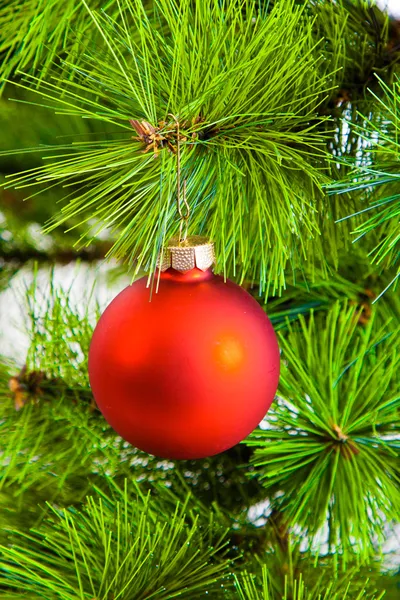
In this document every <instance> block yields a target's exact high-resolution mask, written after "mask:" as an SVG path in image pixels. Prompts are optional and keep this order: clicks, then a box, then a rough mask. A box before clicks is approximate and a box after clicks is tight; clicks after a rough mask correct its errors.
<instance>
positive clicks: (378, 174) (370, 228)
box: [332, 76, 400, 291]
mask: <svg viewBox="0 0 400 600" xmlns="http://www.w3.org/2000/svg"><path fill="white" fill-rule="evenodd" d="M380 85H381V89H382V91H383V94H384V98H383V99H381V98H377V97H376V95H375V94H373V92H371V94H373V96H374V98H375V99H376V100H377V101H378V102H379V104H380V106H381V114H380V117H379V119H374V120H372V121H371V120H369V121H367V126H366V127H363V128H358V135H359V138H360V139H361V140H362V141H363V142H364V144H365V145H366V146H368V147H369V148H370V156H368V159H367V160H365V158H364V160H363V164H361V165H358V166H357V168H356V169H354V170H353V172H352V173H350V175H349V179H348V181H347V182H340V183H338V184H336V185H334V186H332V191H333V192H335V191H339V192H342V193H343V192H344V191H346V192H348V191H351V190H355V191H356V192H358V193H362V195H363V200H364V206H365V204H367V207H366V208H362V209H361V210H360V211H359V213H356V214H354V215H350V216H349V217H347V218H350V217H357V216H359V215H360V214H362V216H363V219H362V221H361V223H360V224H359V225H358V226H357V227H356V228H355V229H354V234H355V235H356V238H355V241H356V242H357V241H359V240H360V239H362V238H364V237H366V239H367V240H369V238H370V237H371V233H372V234H375V235H376V236H377V239H374V237H372V243H370V247H371V250H370V255H371V258H372V260H373V262H374V263H375V264H376V265H379V266H384V267H394V270H395V273H396V274H395V275H394V278H393V279H392V281H391V282H390V283H389V285H392V284H394V283H395V282H396V280H397V278H398V277H399V276H400V233H399V217H400V195H399V193H398V191H397V190H398V180H399V174H398V172H397V167H398V156H399V148H400V146H399V143H398V136H399V117H400V113H399V108H398V103H399V98H400V85H399V80H398V77H397V76H396V81H395V82H394V84H393V85H392V86H390V87H389V86H388V85H387V84H385V83H384V82H383V81H380ZM365 118H366V117H364V119H365ZM385 291H386V290H385Z"/></svg>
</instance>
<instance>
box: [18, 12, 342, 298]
mask: <svg viewBox="0 0 400 600" xmlns="http://www.w3.org/2000/svg"><path fill="white" fill-rule="evenodd" d="M84 4H86V3H84ZM242 4H243V3H241V2H232V3H229V4H226V5H225V3H222V4H219V3H217V2H215V1H214V0H209V1H208V2H206V3H201V4H199V3H196V4H193V3H192V2H190V1H189V0H185V1H184V2H181V3H180V4H179V7H178V6H177V5H175V3H174V1H173V0H160V2H156V3H155V7H156V8H155V13H154V15H148V14H147V12H145V11H144V9H143V5H142V3H141V2H140V1H139V0H134V1H132V2H128V1H124V2H121V3H120V14H119V15H118V18H115V19H113V18H112V17H111V16H109V15H107V14H106V13H100V14H99V13H96V12H94V11H92V10H91V9H90V8H89V6H88V5H86V7H87V9H88V11H89V14H90V15H91V17H92V19H93V27H95V28H97V30H98V31H99V32H100V35H101V37H102V38H103V40H104V48H103V50H102V51H101V53H100V52H99V49H98V48H97V46H93V47H90V48H87V49H86V52H85V54H84V55H83V56H79V57H77V59H76V60H75V62H66V68H68V69H69V71H70V72H71V73H74V78H73V79H72V80H69V79H63V80H62V82H61V83H58V82H57V81H54V79H53V81H51V80H46V81H45V82H43V83H42V84H41V87H40V90H39V93H40V95H41V97H42V98H43V99H44V102H45V103H46V105H48V106H50V107H53V108H54V109H56V110H57V112H58V113H61V114H66V115H80V116H81V117H84V118H92V119H97V120H100V121H105V122H107V123H112V124H113V125H115V127H116V128H119V129H120V131H121V138H120V140H119V141H115V140H114V141H112V142H109V141H107V140H104V141H102V142H101V143H93V144H79V142H78V143H75V144H74V146H73V148H72V149H71V147H70V146H64V145H63V146H61V145H60V146H58V147H57V148H53V147H48V148H43V149H42V151H43V152H48V153H49V156H48V157H47V160H46V163H45V164H44V165H43V167H39V168H38V169H33V170H30V171H29V172H26V173H25V174H24V173H22V174H19V175H18V174H17V175H14V176H12V177H11V181H10V185H16V186H27V185H32V184H33V185H35V184H36V185H37V184H41V185H42V186H43V185H45V184H47V185H49V186H54V185H55V183H54V182H56V183H57V182H59V181H62V183H63V185H67V186H68V187H69V188H70V189H71V186H72V191H70V192H69V193H68V196H67V199H68V200H69V204H67V205H66V206H65V208H64V209H63V216H60V217H57V218H56V223H58V224H59V223H60V222H63V221H64V220H67V219H68V218H71V217H73V216H76V215H78V214H79V215H81V218H82V219H85V222H87V220H88V219H89V215H90V217H92V216H93V215H95V216H96V223H95V224H94V225H93V224H92V225H91V226H89V227H88V230H87V234H86V236H85V237H86V239H89V240H90V239H91V237H92V236H93V235H96V234H97V233H98V232H99V230H101V229H102V228H104V227H106V226H107V227H111V228H114V229H115V232H116V237H117V240H116V243H115V245H114V247H113V250H112V254H113V255H114V256H116V257H117V258H127V259H128V260H129V261H130V262H135V265H136V271H137V270H138V269H140V268H141V267H142V266H144V265H145V266H150V268H154V266H155V260H156V256H157V253H158V251H159V248H160V246H161V244H162V243H163V242H164V240H165V237H166V236H169V235H171V234H172V233H175V232H176V221H175V218H176V217H175V210H176V209H175V203H174V197H175V195H176V189H175V183H174V178H175V177H174V174H176V156H175V152H176V143H177V141H178V140H177V130H176V125H175V122H174V120H173V119H172V118H171V116H170V115H171V114H174V115H176V116H177V117H178V118H179V122H180V128H181V131H182V138H183V139H182V140H180V141H181V143H182V148H183V155H182V177H183V178H184V179H185V180H186V181H187V195H188V200H189V202H190V204H191V206H192V214H193V216H192V219H191V225H190V227H191V230H193V232H196V233H202V232H205V233H208V234H209V235H211V236H212V237H214V238H215V240H216V242H218V243H219V246H220V248H221V254H220V255H221V260H222V264H223V265H224V268H225V270H228V271H229V272H236V271H237V272H238V277H239V279H243V278H244V277H245V276H249V277H251V278H253V279H255V280H258V281H259V282H260V285H261V287H264V288H265V286H266V283H267V272H268V285H272V289H276V288H278V289H279V288H280V287H281V286H283V285H284V268H285V266H286V265H288V266H289V267H293V268H294V267H295V266H300V265H301V264H302V263H303V262H304V259H305V257H307V258H308V259H309V260H311V259H312V257H313V256H315V257H319V258H320V259H321V260H323V259H324V257H325V255H326V247H325V249H323V248H322V244H321V237H320V234H321V227H322V223H323V222H324V221H328V222H329V220H331V221H332V217H331V216H330V212H329V204H328V203H326V202H324V201H323V199H324V194H323V192H322V190H321V186H322V184H323V183H327V182H328V181H329V178H328V170H329V169H328V164H327V158H328V155H327V153H326V151H325V138H326V133H325V131H323V130H322V131H321V130H318V129H317V126H318V124H319V123H323V122H324V121H325V120H326V116H325V117H321V116H318V114H317V111H318V107H319V106H320V104H321V102H323V100H324V99H325V98H326V97H327V95H329V91H330V90H331V89H332V87H333V84H332V81H331V77H330V75H331V74H330V72H329V71H328V70H327V67H326V65H325V63H324V60H323V58H324V56H323V54H322V53H321V48H320V45H319V44H318V42H317V43H316V41H315V38H314V35H313V27H312V22H311V21H310V20H309V19H307V18H305V15H304V9H303V10H302V9H300V8H299V7H297V6H296V5H295V4H294V3H293V2H292V1H291V0H284V2H279V3H277V4H276V5H274V6H273V8H272V10H271V12H270V13H268V14H264V11H261V10H260V11H257V10H256V4H252V3H249V4H243V6H242ZM241 7H242V10H240V8H241ZM191 22H193V23H195V24H196V26H195V27H189V23H191ZM282 23H285V26H284V27H282ZM138 24H140V25H138ZM132 32H134V33H132ZM136 38H138V39H136ZM210 47H211V48H213V51H212V52H210ZM132 65H134V67H133V68H132ZM328 66H329V63H328ZM57 77H58V76H57ZM24 81H25V82H26V83H25V84H24V83H18V84H17V85H19V86H21V85H22V86H23V85H28V84H30V85H32V84H35V82H36V81H37V79H36V76H34V75H28V74H26V75H25V76H24ZM131 119H136V120H138V121H142V122H146V123H149V124H150V126H151V128H153V129H155V130H156V131H155V132H154V133H153V134H152V133H151V132H150V131H149V133H148V134H143V136H142V137H144V139H148V141H151V140H152V141H151V143H147V144H146V143H145V144H144V143H143V139H139V141H135V140H132V137H133V136H132V133H134V131H133V129H132V127H131V125H130V124H129V121H130V120H131ZM145 127H147V126H146V125H145ZM146 136H147V137H146ZM152 136H153V137H152ZM150 138H151V140H150ZM153 138H154V139H153ZM146 148H147V149H148V150H151V151H149V152H146V153H143V149H146ZM155 154H156V155H157V154H158V155H159V156H158V158H156V159H155V158H154V155H155ZM200 198H201V203H200V204H199V206H197V204H198V203H199V202H200ZM311 198H312V199H313V200H312V201H311V200H310V199H311ZM205 215H207V219H205V218H204V217H205ZM228 215H229V216H230V215H232V218H228ZM174 221H175V223H174ZM245 232H246V235H245ZM326 234H327V235H329V231H328V232H327V233H326ZM249 239H251V240H252V242H251V244H250V243H249V242H248V240H249ZM267 249H268V252H267V251H266V250H267ZM239 257H240V258H239ZM260 257H261V260H260Z"/></svg>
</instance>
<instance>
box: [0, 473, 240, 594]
mask: <svg viewBox="0 0 400 600" xmlns="http://www.w3.org/2000/svg"><path fill="white" fill-rule="evenodd" d="M110 487H111V490H112V491H111V493H110V492H109V493H108V494H105V493H104V492H101V491H100V490H97V492H96V494H95V495H94V496H92V497H89V498H88V499H87V501H86V503H85V505H84V506H83V507H82V508H81V509H80V510H75V509H64V510H60V509H59V508H57V507H53V506H50V505H49V510H50V515H49V517H48V518H47V519H46V520H45V521H44V523H43V524H42V526H41V528H40V530H33V531H32V532H31V534H29V535H21V536H20V541H19V543H18V544H14V545H13V546H12V547H8V546H3V547H1V556H2V558H1V562H0V582H1V583H2V584H3V585H7V586H9V587H10V588H16V589H17V590H19V591H23V590H26V591H27V592H28V593H31V594H32V593H36V594H37V595H38V596H40V597H42V598H46V599H48V600H50V599H52V600H55V599H57V598H59V599H63V600H68V599H71V600H76V598H77V597H78V598H81V599H82V600H84V599H85V600H86V599H88V598H96V599H99V600H100V599H104V600H106V599H111V598H112V599H113V600H118V599H122V598H135V599H137V600H140V599H143V600H148V599H150V598H159V599H160V600H161V599H165V600H167V599H170V598H176V597H186V598H188V597H190V598H200V597H202V595H203V594H204V592H205V591H206V590H207V591H210V592H212V591H213V590H216V589H217V588H220V586H221V580H222V581H223V579H222V578H223V577H224V575H226V574H227V569H228V566H229V563H228V561H226V560H224V559H223V557H222V556H221V553H222V552H223V547H224V532H223V531H222V529H221V527H220V526H219V525H218V524H217V523H216V522H215V521H214V519H213V514H212V513H211V514H210V516H209V522H208V525H207V526H204V527H203V528H201V527H199V525H200V524H199V519H198V516H196V515H195V514H191V513H190V508H189V507H188V500H187V501H186V502H185V503H183V504H181V503H179V502H175V508H171V507H170V506H169V504H168V503H167V504H165V502H164V501H163V499H162V498H160V497H157V496H150V495H149V494H146V493H143V491H142V490H141V488H140V486H138V485H137V484H130V485H129V487H128V486H127V485H125V488H124V489H123V490H122V489H119V488H117V487H116V486H115V485H114V486H113V485H112V484H111V485H110ZM210 540H214V541H215V544H214V546H211V545H210ZM218 555H220V556H218Z"/></svg>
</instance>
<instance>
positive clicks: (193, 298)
mask: <svg viewBox="0 0 400 600" xmlns="http://www.w3.org/2000/svg"><path fill="white" fill-rule="evenodd" d="M146 283H147V278H143V279H139V280H138V281H136V282H135V283H133V284H132V285H130V286H129V287H127V288H126V289H124V290H123V291H122V292H121V293H120V294H119V295H118V296H117V297H116V298H115V299H114V300H113V301H112V302H111V304H110V305H109V306H108V307H107V309H106V310H105V312H104V313H103V315H102V317H101V318H100V321H99V323H98V325H97V327H96V329H95V331H94V334H93V339H92V342H91V346H90V351H89V377H90V384H91V387H92V391H93V394H94V397H95V400H96V403H97V405H98V407H99V409H100V410H101V412H102V413H103V415H104V417H105V418H106V420H107V421H108V423H109V424H110V425H111V427H113V429H115V431H116V432H117V433H118V434H119V435H121V436H122V437H123V438H124V439H125V440H127V441H128V442H130V443H131V444H133V445H134V446H136V447H138V448H140V449H141V450H144V451H146V452H148V453H150V454H155V455H156V456H160V457H164V458H177V459H188V458H203V457H205V456H211V455H213V454H218V453H219V452H223V451H224V450H227V449H228V448H230V447H232V446H234V445H235V444H237V443H238V442H240V441H241V440H243V439H244V438H245V437H246V436H247V435H248V434H249V433H250V432H251V431H252V430H253V429H254V428H255V427H256V426H257V425H258V423H259V422H260V421H261V420H262V418H263V417H264V415H265V413H266V412H267V410H268V408H269V407H270V405H271V402H272V400H273V398H274V396H275V392H276V388H277V385H278V378H279V348H278V343H277V340H276V336H275V333H274V330H273V328H272V325H271V322H270V321H269V319H268V317H267V316H266V314H265V312H264V311H263V310H262V309H261V307H260V306H259V305H258V303H257V302H256V301H255V300H254V298H252V297H251V296H250V294H248V293H247V292H246V291H245V290H243V289H242V288H241V287H239V286H238V285H236V284H234V283H232V282H231V281H227V282H226V283H225V282H224V280H223V278H222V277H220V276H217V275H214V274H213V273H212V271H210V270H209V271H206V272H205V273H203V272H202V271H200V270H198V269H193V270H192V271H189V272H187V273H179V272H177V271H174V270H173V269H168V271H166V272H165V273H163V274H162V275H161V280H160V285H159V291H158V293H153V295H152V298H151V301H150V290H149V288H147V287H146Z"/></svg>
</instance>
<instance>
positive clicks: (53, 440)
mask: <svg viewBox="0 0 400 600" xmlns="http://www.w3.org/2000/svg"><path fill="white" fill-rule="evenodd" d="M399 58H400V28H399V22H398V21H397V20H395V19H392V18H390V17H389V16H388V15H387V14H386V13H384V12H382V11H381V10H380V9H379V8H378V6H377V5H376V3H375V2H374V1H373V0H371V1H370V0H354V1H353V0H351V1H350V0H333V1H328V0H312V1H311V2H309V1H308V0H307V1H305V0H296V1H295V0H254V1H252V0H246V1H245V0H234V1H232V2H228V1H225V0H205V1H204V2H193V1H191V0H182V1H181V2H177V0H154V1H151V0H149V1H147V0H146V1H145V0H109V1H107V0H106V1H105V2H99V1H98V0H64V1H63V2H61V1H60V0H49V1H48V2H44V1H42V0H28V1H27V2H23V3H22V2H20V1H19V0H11V1H10V2H0V88H1V92H2V93H3V95H2V98H1V99H0V111H1V112H0V129H1V132H2V136H1V139H0V162H1V165H0V173H1V174H0V181H1V184H0V185H1V187H2V189H1V191H0V254H1V256H0V274H1V278H0V287H1V289H3V288H4V286H7V285H8V284H9V278H10V277H11V274H13V273H15V272H17V273H18V270H19V269H20V266H21V264H26V269H30V270H32V269H36V267H33V265H32V262H30V261H31V260H32V258H37V259H39V260H42V259H46V260H50V261H52V260H56V261H57V260H61V261H63V260H71V259H74V256H75V255H74V251H73V250H71V245H72V243H73V242H72V240H73V241H74V242H75V240H78V241H77V243H76V248H80V249H82V251H81V257H83V258H84V259H86V258H89V259H90V258H91V257H93V255H91V254H90V253H91V251H93V250H95V251H96V252H97V254H95V256H99V255H101V256H103V255H104V254H106V253H107V252H108V256H113V257H115V258H117V259H118V260H119V261H120V262H119V263H118V266H117V267H116V268H115V269H114V270H113V271H112V273H113V274H114V276H115V277H117V276H118V274H119V273H121V271H122V272H124V274H126V271H127V270H129V271H130V273H131V275H132V276H134V275H135V274H137V273H139V272H141V273H142V272H143V270H144V269H147V270H149V271H150V272H152V271H153V270H154V267H155V262H156V257H157V254H158V252H159V249H160V247H161V245H162V244H163V243H164V241H165V240H166V239H167V238H168V237H169V236H170V235H172V234H174V233H176V232H177V230H178V227H179V224H178V222H177V215H176V195H177V149H178V143H179V145H180V151H181V163H182V168H181V179H182V180H185V181H186V190H187V198H188V201H189V203H190V206H191V218H190V229H189V232H190V233H196V234H197V233H204V234H207V235H209V236H211V237H212V238H213V239H214V241H215V242H216V248H217V253H218V256H219V258H218V265H217V268H218V269H219V271H221V272H224V273H225V274H227V275H229V276H230V277H232V278H235V280H236V281H237V282H239V283H241V284H242V285H243V286H245V287H246V289H248V291H249V292H250V293H252V294H253V295H254V297H256V298H257V299H258V300H259V302H260V303H261V305H262V306H263V307H264V308H265V309H266V310H267V312H268V315H269V316H270V318H271V320H272V322H273V324H274V326H275V328H276V329H277V330H279V340H280V347H281V350H282V375H281V380H280V385H279V390H278V396H277V398H276V400H275V402H274V404H273V407H272V408H271V410H270V411H269V413H268V415H267V416H266V419H265V421H264V422H263V423H262V424H261V425H260V427H259V428H258V429H256V430H255V431H254V432H253V434H252V435H251V436H249V438H247V440H245V441H244V443H243V444H240V445H238V446H236V447H235V448H232V449H231V450H229V451H227V452H225V453H223V454H221V455H218V456H215V457H211V458H207V459H204V460H199V461H168V460H161V459H158V458H157V457H153V456H149V455H147V454H145V453H143V452H141V451H139V450H137V449H135V448H133V447H132V446H130V445H129V444H128V443H126V442H124V441H123V440H122V439H121V438H120V437H118V436H117V435H116V434H115V432H113V431H112V430H111V428H110V427H109V426H108V424H107V423H106V422H105V420H104V419H103V417H102V416H101V414H100V412H99V411H98V410H97V408H96V406H95V404H94V400H93V397H92V394H91V391H90V386H89V382H88V376H87V354H88V348H89V344H90V339H91V336H92V332H93V326H94V324H95V322H96V321H97V319H98V317H99V314H100V311H101V308H103V307H100V306H99V305H97V304H96V303H90V302H89V299H90V298H92V297H93V296H95V294H96V291H95V290H87V293H88V297H87V299H86V300H85V301H83V302H81V303H80V305H75V304H74V303H72V302H71V300H70V292H71V290H70V289H68V290H64V291H62V290H61V289H60V288H58V287H57V286H55V285H54V284H53V282H52V281H53V280H52V276H51V275H50V285H49V288H48V289H46V290H42V289H41V288H40V286H39V285H38V283H37V279H36V278H34V283H33V284H32V286H30V287H29V289H28V290H27V310H26V312H27V315H28V317H29V325H28V329H29V338H30V347H29V350H28V353H27V355H26V356H21V357H20V360H19V361H18V364H15V363H14V362H12V361H10V360H8V359H7V358H5V357H3V358H0V597H2V598H7V599H10V600H12V599H15V600H22V598H24V599H32V600H33V599H35V600H36V599H37V598H45V599H47V600H61V599H63V600H72V598H74V599H76V598H81V599H85V600H116V599H117V598H121V600H122V599H124V600H138V599H140V598H143V599H147V598H155V599H156V598H160V599H164V600H166V599H168V598H185V599H186V598H187V599H188V600H190V599H191V598H209V597H211V598H215V599H216V600H218V599H220V598H221V599H222V598H224V599H225V600H259V599H260V600H358V599H361V598H367V599H369V600H381V598H382V597H385V599H386V600H394V598H397V596H398V589H399V585H400V581H399V573H398V574H397V577H396V576H395V574H394V569H393V570H390V569H389V570H388V567H387V564H388V561H389V556H388V555H385V556H384V555H383V553H384V552H385V551H386V550H385V548H384V542H385V538H387V537H388V535H389V532H390V531H391V530H392V528H393V527H394V526H395V525H396V523H398V515H399V506H400V492H399V490H400V486H399V483H400V482H399V478H400V469H399V464H400V463H399V451H400V446H399V439H400V432H399V418H398V415H399V408H400V405H399V404H400V396H399V389H400V381H399V379H400V377H399V374H398V373H399V356H400V354H399V333H400V330H399V319H400V297H399V295H398V293H397V290H398V288H397V289H396V283H398V280H399V277H398V275H399V195H398V189H397V187H398V186H397V179H398V173H397V163H398V154H399V145H398V130H399V113H398V103H399V89H400V87H399V85H400V84H399V80H398V76H399V73H400V67H399ZM3 84H5V85H3ZM10 96H11V97H12V99H10V98H9V97H10ZM175 119H178V122H179V130H178V128H177V125H176V121H175ZM22 199H25V205H24V206H25V208H24V209H22V208H21V204H20V202H21V200H22ZM60 204H61V206H62V208H61V211H59V206H60ZM57 211H58V212H57ZM45 221H47V226H46V229H47V231H48V237H47V238H46V240H43V246H42V247H41V249H40V256H39V254H38V252H39V250H38V248H36V246H35V243H36V242H35V240H34V239H33V237H34V236H33V235H32V231H33V230H34V229H35V227H36V228H37V224H38V223H40V224H42V223H44V222H45ZM32 224H34V227H32ZM62 230H68V234H67V235H65V234H64V233H63V236H62V237H61V235H60V233H61V231H62ZM3 233H4V235H3ZM10 236H11V237H10ZM36 237H37V236H36ZM100 238H101V239H100ZM105 238H106V241H103V240H104V239H105ZM95 241H96V244H97V245H96V244H95V243H94V242H95ZM351 242H354V243H351ZM103 244H104V245H103ZM110 248H111V249H110ZM64 250H65V252H66V253H64V254H63V252H64ZM123 263H125V264H123ZM260 290H264V291H265V295H264V297H263V299H261V298H260V296H259V294H260ZM266 299H268V304H266ZM89 306H91V307H92V308H90V309H89ZM254 515H256V516H254ZM396 553H397V554H396ZM390 558H391V559H392V560H393V564H395V565H398V549H395V550H394V552H393V553H392V555H391V556H390ZM395 568H397V567H395Z"/></svg>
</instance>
